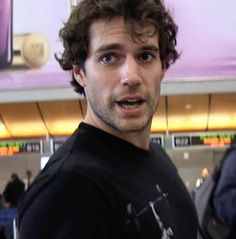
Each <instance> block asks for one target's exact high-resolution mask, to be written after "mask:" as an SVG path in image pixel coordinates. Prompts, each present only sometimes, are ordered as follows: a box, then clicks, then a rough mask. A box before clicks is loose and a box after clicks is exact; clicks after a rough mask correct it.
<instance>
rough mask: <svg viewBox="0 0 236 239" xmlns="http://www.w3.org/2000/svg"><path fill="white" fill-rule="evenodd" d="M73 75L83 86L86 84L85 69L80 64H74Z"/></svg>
mask: <svg viewBox="0 0 236 239" xmlns="http://www.w3.org/2000/svg"><path fill="white" fill-rule="evenodd" d="M73 75H74V77H75V79H76V81H77V82H78V83H79V84H80V85H81V86H82V87H84V86H85V75H84V71H83V70H82V69H81V67H80V66H79V65H74V66H73Z"/></svg>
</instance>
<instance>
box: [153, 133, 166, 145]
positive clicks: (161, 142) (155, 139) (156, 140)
mask: <svg viewBox="0 0 236 239" xmlns="http://www.w3.org/2000/svg"><path fill="white" fill-rule="evenodd" d="M150 141H151V142H153V143H156V144H159V145H161V146H162V147H164V140H163V136H162V135H151V138H150Z"/></svg>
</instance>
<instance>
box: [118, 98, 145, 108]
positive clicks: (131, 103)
mask: <svg viewBox="0 0 236 239" xmlns="http://www.w3.org/2000/svg"><path fill="white" fill-rule="evenodd" d="M143 102H144V100H125V101H118V102H117V104H118V105H119V106H120V107H122V108H124V109H128V110H132V109H136V108H138V107H139V106H140V105H141V104H142V103H143Z"/></svg>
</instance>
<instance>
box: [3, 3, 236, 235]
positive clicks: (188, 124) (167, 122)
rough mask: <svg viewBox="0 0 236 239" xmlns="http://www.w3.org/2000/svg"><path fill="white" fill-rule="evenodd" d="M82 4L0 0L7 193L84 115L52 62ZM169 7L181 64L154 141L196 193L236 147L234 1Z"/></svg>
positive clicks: (172, 72) (171, 72) (169, 77)
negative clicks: (13, 178)
mask: <svg viewBox="0 0 236 239" xmlns="http://www.w3.org/2000/svg"><path fill="white" fill-rule="evenodd" d="M78 2H80V0H70V1H69V0H60V1H58V0H50V1H48V0H34V1H28V0H3V1H2V0H0V195H2V194H3V191H4V189H5V187H6V185H7V183H8V182H9V180H10V177H11V175H12V174H13V173H15V174H17V175H18V176H19V177H20V179H22V180H23V181H24V182H26V172H27V171H31V172H32V176H33V178H35V177H36V176H37V175H38V173H39V172H40V171H41V170H42V169H43V168H44V166H45V164H46V163H47V162H48V160H49V158H50V156H51V155H52V154H53V153H54V152H55V151H56V150H58V148H59V147H60V146H61V145H62V144H63V143H64V142H65V141H66V140H67V138H68V137H69V136H70V135H71V134H72V133H73V132H74V131H75V130H76V128H77V127H78V125H79V123H80V122H82V121H83V119H84V117H85V114H86V107H87V105H86V99H85V97H84V96H83V95H79V94H77V93H76V92H75V91H74V90H73V88H72V86H71V85H70V80H71V77H72V76H71V72H69V71H63V70H62V69H61V68H60V67H59V65H58V62H57V61H56V60H55V55H57V54H61V52H62V49H63V47H62V42H61V41H60V39H59V35H58V32H59V30H60V29H61V28H62V27H63V24H64V22H65V21H66V20H67V19H68V16H69V14H70V12H71V9H72V8H73V7H74V5H76V4H77V3H78ZM164 2H165V3H166V5H167V7H169V9H170V10H171V11H170V12H172V13H173V17H174V19H175V21H176V23H177V25H178V35H177V50H178V52H179V53H180V58H179V59H178V60H177V61H176V62H175V64H173V66H172V65H171V67H170V69H168V70H167V72H166V74H165V76H164V79H163V80H162V82H161V96H160V102H159V105H158V107H157V109H156V112H155V114H154V118H153V121H152V125H151V132H150V133H151V134H150V141H152V142H153V143H155V144H159V145H161V146H162V147H163V148H164V149H165V151H166V152H167V154H168V155H169V156H170V159H171V160H172V162H173V163H174V165H175V166H176V168H177V170H178V172H179V174H180V176H181V178H182V179H183V182H184V184H185V185H186V188H187V189H188V191H189V193H192V192H193V190H194V189H195V188H196V187H197V186H198V182H199V180H201V178H202V172H203V170H204V169H207V170H208V171H209V172H210V173H212V172H213V171H214V169H215V168H217V167H218V166H219V164H220V162H221V160H222V158H223V155H224V152H225V150H226V149H227V148H228V147H229V145H230V144H232V142H236V31H235V22H236V14H235V7H236V5H235V1H234V0H229V1H220V0H217V1H212V0H198V1H189V0H183V1H175V0H166V1H164ZM213 2H214V7H212V4H213ZM55 6H56V7H55ZM54 8H56V10H54ZM52 9H53V10H52ZM3 19H5V20H4V21H3ZM29 19H30V20H29ZM31 19H32V20H31ZM52 19H53V20H52ZM3 24H6V26H5V25H3ZM3 38H4V39H3ZM2 39H3V40H2ZM3 43H4V44H3ZM97 90H99V86H98V89H97ZM121 150H122V149H121ZM0 219H1V216H0ZM14 228H15V227H14ZM15 238H16V237H14V239H15ZM0 239H1V238H0ZM11 239H12V237H11Z"/></svg>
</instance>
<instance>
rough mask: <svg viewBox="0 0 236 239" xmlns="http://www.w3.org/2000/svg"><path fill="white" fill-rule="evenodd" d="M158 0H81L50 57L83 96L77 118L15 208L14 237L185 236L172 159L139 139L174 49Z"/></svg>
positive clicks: (186, 218) (191, 234)
mask: <svg viewBox="0 0 236 239" xmlns="http://www.w3.org/2000/svg"><path fill="white" fill-rule="evenodd" d="M176 32H177V27H176V25H175V24H174V22H173V20H172V18H171V16H170V15H169V14H168V12H167V11H166V9H165V7H164V6H163V5H162V3H161V2H160V1H159V0H146V1H145V0H109V1H108V0H84V1H82V2H80V4H79V5H78V6H77V7H75V8H74V10H73V12H72V13H71V16H70V18H69V20H68V22H67V23H66V24H65V27H64V28H63V29H62V30H61V32H60V36H61V38H62V40H63V45H64V47H65V50H64V52H63V54H62V56H61V58H59V57H57V59H58V60H59V62H60V64H61V66H62V68H63V69H65V70H72V72H73V80H72V85H73V86H74V87H75V90H76V91H77V92H79V93H83V94H84V95H85V97H86V100H87V112H86V116H85V119H84V121H83V123H81V124H80V125H79V128H78V129H77V130H76V131H75V132H74V134H73V135H72V136H71V137H70V138H69V139H68V140H67V142H66V143H65V144H64V145H63V146H61V148H60V149H59V150H57V152H56V153H55V154H54V155H53V156H52V157H51V159H50V160H49V162H48V164H47V166H46V167H45V168H44V170H43V171H42V173H41V174H40V175H39V176H38V177H37V178H36V179H35V181H34V183H33V184H32V185H31V187H30V188H29V190H28V192H27V193H26V195H25V197H24V199H23V201H22V204H21V207H20V218H19V219H20V238H21V239H28V238H34V239H37V238H43V239H47V238H50V239H59V238H60V239H61V238H66V239H67V238H70V239H77V238H80V239H82V238H83V239H85V238H86V239H87V238H96V239H98V238H102V239H108V238H109V239H116V238H119V239H121V238H122V239H125V238H129V239H130V238H135V239H138V238H145V239H152V238H155V239H158V238H160V239H172V238H175V239H176V238H178V239H185V238H186V239H194V238H196V232H197V217H196V213H195V210H194V207H193V204H192V201H191V198H190V196H189V194H188V192H187V190H186V188H185V186H184V184H183V183H182V181H181V179H180V177H179V176H178V174H177V170H176V168H175V167H174V166H173V164H172V163H171V161H170V160H169V158H168V156H167V155H166V153H165V152H164V151H163V149H162V148H160V147H158V146H157V145H153V144H150V143H149V132H150V127H151V121H152V117H153V114H154V112H155V110H156V107H157V105H158V102H159V98H160V82H161V80H162V78H163V76H164V74H165V71H166V69H167V68H168V67H169V65H170V64H171V63H173V62H174V61H175V60H176V59H177V58H178V53H177V51H176V50H175V45H176Z"/></svg>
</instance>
